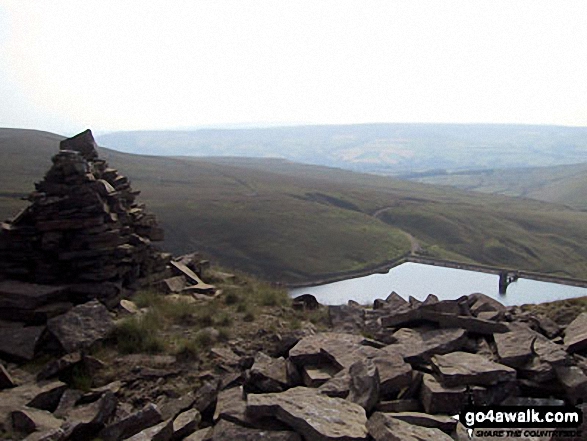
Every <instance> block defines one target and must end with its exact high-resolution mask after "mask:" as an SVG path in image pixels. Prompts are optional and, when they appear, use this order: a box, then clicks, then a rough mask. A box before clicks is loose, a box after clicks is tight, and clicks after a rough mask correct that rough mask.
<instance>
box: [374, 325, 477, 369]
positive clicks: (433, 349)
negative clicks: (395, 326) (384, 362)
mask: <svg viewBox="0 0 587 441" xmlns="http://www.w3.org/2000/svg"><path fill="white" fill-rule="evenodd" d="M393 338H394V339H395V340H396V341H397V343H395V344H392V345H389V346H387V347H386V348H384V350H385V349H387V348H389V350H391V351H393V352H399V353H400V354H401V355H402V356H403V357H404V360H406V361H407V362H408V363H423V362H427V361H428V360H429V358H430V356H431V355H434V354H447V353H449V352H453V351H457V350H459V349H462V348H463V347H464V346H465V345H466V343H467V335H466V332H465V330H464V329H455V328H447V329H433V328H402V329H399V330H398V331H396V332H395V333H394V334H393Z"/></svg>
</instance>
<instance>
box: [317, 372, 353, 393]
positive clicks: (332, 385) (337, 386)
mask: <svg viewBox="0 0 587 441" xmlns="http://www.w3.org/2000/svg"><path fill="white" fill-rule="evenodd" d="M310 387H311V386H310ZM350 388H351V374H350V372H349V369H343V370H341V371H340V372H338V373H337V374H336V375H334V376H333V377H332V378H331V379H330V380H328V381H327V382H326V383H324V384H322V385H321V386H320V387H319V388H318V391H319V392H320V393H321V394H324V395H326V396H328V397H332V398H346V397H347V396H348V395H349V392H350Z"/></svg>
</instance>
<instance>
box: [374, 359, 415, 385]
mask: <svg viewBox="0 0 587 441" xmlns="http://www.w3.org/2000/svg"><path fill="white" fill-rule="evenodd" d="M382 352H384V354H382V355H381V356H377V357H375V358H373V362H374V363H375V366H377V370H378V371H379V379H380V382H381V384H380V390H381V394H382V395H383V396H386V395H391V394H393V393H395V392H398V391H399V390H400V389H403V388H404V387H406V386H408V385H409V384H410V383H411V381H412V366H411V365H410V364H408V363H406V362H405V361H404V359H403V357H402V356H401V355H400V354H398V353H395V352H392V351H391V350H389V349H388V350H387V351H382Z"/></svg>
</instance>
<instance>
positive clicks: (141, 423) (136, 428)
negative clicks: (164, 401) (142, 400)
mask: <svg viewBox="0 0 587 441" xmlns="http://www.w3.org/2000/svg"><path fill="white" fill-rule="evenodd" d="M162 421H163V419H162V418H161V413H160V412H159V409H158V408H157V406H155V405H154V404H147V405H146V406H145V407H144V408H142V409H141V410H139V411H138V412H135V413H132V414H130V415H129V416H127V417H126V418H123V419H122V420H120V421H117V422H115V423H113V424H110V425H109V426H106V427H105V428H104V429H103V430H102V431H101V432H100V434H99V438H101V439H102V440H103V441H118V440H120V439H124V438H129V437H131V436H132V435H135V434H137V433H139V432H140V431H142V430H144V429H147V428H149V427H152V426H154V425H156V424H159V423H161V422H162Z"/></svg>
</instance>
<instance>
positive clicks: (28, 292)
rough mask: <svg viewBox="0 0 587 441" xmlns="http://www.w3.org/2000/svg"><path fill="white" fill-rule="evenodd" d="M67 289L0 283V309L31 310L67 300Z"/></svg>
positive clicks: (12, 281) (16, 282)
mask: <svg viewBox="0 0 587 441" xmlns="http://www.w3.org/2000/svg"><path fill="white" fill-rule="evenodd" d="M67 294H68V291H67V287H65V286H53V285H38V284H35V283H27V282H20V281H16V280H3V281H1V282H0V308H8V309H12V308H14V309H26V310H33V309H36V308H38V307H40V306H42V305H45V304H47V303H56V302H60V301H62V300H64V299H66V298H67Z"/></svg>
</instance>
